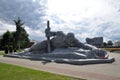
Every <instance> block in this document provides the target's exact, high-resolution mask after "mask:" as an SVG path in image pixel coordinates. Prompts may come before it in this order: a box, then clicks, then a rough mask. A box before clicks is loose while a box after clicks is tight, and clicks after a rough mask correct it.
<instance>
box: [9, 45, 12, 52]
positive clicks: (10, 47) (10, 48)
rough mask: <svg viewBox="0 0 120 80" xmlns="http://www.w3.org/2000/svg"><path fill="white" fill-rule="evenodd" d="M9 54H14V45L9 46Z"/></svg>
mask: <svg viewBox="0 0 120 80" xmlns="http://www.w3.org/2000/svg"><path fill="white" fill-rule="evenodd" d="M9 52H10V53H12V52H13V46H12V45H10V46H9Z"/></svg>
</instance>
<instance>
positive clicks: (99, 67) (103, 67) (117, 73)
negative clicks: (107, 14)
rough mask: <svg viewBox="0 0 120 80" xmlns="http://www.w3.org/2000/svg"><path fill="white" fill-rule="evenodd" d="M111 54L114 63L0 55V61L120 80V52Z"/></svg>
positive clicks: (91, 79)
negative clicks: (54, 60)
mask: <svg viewBox="0 0 120 80" xmlns="http://www.w3.org/2000/svg"><path fill="white" fill-rule="evenodd" d="M110 56H112V57H115V59H116V62H114V63H112V64H92V65H70V64H59V63H54V62H50V63H46V62H43V61H35V60H28V59H19V58H9V57H2V56H0V62H4V63H9V64H15V65H19V66H23V67H28V68H33V69H37V70H43V71H47V72H52V73H57V74H62V75H68V76H73V77H78V78H83V79H88V80H120V53H110Z"/></svg>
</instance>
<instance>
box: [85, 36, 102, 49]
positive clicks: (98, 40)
mask: <svg viewBox="0 0 120 80" xmlns="http://www.w3.org/2000/svg"><path fill="white" fill-rule="evenodd" d="M86 42H87V43H88V44H91V45H93V46H96V47H101V46H102V45H103V37H94V38H86Z"/></svg>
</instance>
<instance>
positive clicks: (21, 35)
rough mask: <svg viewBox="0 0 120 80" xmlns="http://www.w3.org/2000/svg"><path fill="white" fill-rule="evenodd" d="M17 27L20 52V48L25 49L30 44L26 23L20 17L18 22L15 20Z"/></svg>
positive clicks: (16, 35)
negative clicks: (25, 27)
mask: <svg viewBox="0 0 120 80" xmlns="http://www.w3.org/2000/svg"><path fill="white" fill-rule="evenodd" d="M14 22H15V25H16V33H15V42H16V43H17V45H16V47H18V49H19V50H20V48H23V47H24V46H25V45H27V44H28V43H29V38H28V34H27V32H26V31H25V29H24V27H22V26H23V25H24V23H23V22H22V20H21V19H20V18H19V17H18V19H17V20H14Z"/></svg>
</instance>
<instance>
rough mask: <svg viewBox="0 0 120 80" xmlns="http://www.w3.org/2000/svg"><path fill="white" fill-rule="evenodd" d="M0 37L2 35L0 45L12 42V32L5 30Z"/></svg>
mask: <svg viewBox="0 0 120 80" xmlns="http://www.w3.org/2000/svg"><path fill="white" fill-rule="evenodd" d="M2 37H3V38H2V46H3V47H5V45H10V44H12V43H11V39H12V34H11V33H10V32H9V31H7V32H5V33H4V34H3V36H2Z"/></svg>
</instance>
